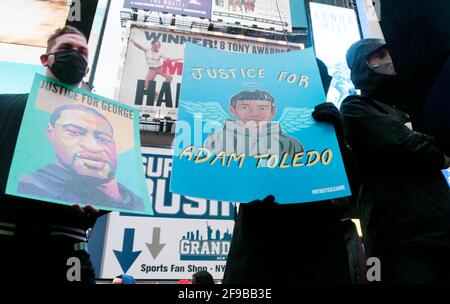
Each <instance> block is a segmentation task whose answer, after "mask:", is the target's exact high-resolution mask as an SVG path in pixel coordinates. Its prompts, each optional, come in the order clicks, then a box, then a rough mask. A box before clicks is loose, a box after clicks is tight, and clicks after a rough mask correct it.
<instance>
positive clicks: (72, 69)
mask: <svg viewBox="0 0 450 304" xmlns="http://www.w3.org/2000/svg"><path fill="white" fill-rule="evenodd" d="M47 55H54V56H55V61H54V62H53V64H52V66H49V67H48V68H49V69H50V71H52V73H53V75H55V77H56V78H58V79H59V80H61V81H62V82H64V83H66V84H69V85H74V84H78V83H80V82H81V80H82V79H83V77H84V74H85V73H86V68H87V61H86V60H85V59H84V58H83V56H81V54H80V53H78V51H76V50H63V51H58V52H54V53H49V54H47Z"/></svg>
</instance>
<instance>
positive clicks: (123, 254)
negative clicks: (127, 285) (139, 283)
mask: <svg viewBox="0 0 450 304" xmlns="http://www.w3.org/2000/svg"><path fill="white" fill-rule="evenodd" d="M133 242H134V229H131V228H125V231H124V235H123V245H122V251H119V250H113V251H114V254H115V255H116V258H117V260H118V261H119V264H120V267H122V270H123V272H124V273H127V271H128V269H130V267H131V265H133V263H134V261H136V259H137V257H138V256H139V255H140V254H141V252H142V251H133Z"/></svg>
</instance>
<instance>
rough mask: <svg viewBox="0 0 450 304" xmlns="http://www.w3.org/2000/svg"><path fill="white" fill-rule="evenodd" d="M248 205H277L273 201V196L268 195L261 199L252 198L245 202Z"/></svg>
mask: <svg viewBox="0 0 450 304" xmlns="http://www.w3.org/2000/svg"><path fill="white" fill-rule="evenodd" d="M247 205H249V206H275V205H278V203H277V202H275V196H273V195H269V196H267V197H266V198H264V199H263V200H254V201H251V202H249V203H247Z"/></svg>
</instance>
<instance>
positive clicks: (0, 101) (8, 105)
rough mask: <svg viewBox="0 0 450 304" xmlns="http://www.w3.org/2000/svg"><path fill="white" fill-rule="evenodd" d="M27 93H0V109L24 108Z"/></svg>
mask: <svg viewBox="0 0 450 304" xmlns="http://www.w3.org/2000/svg"><path fill="white" fill-rule="evenodd" d="M28 95H29V94H0V107H1V108H2V110H6V109H12V108H25V105H26V102H27V100H28Z"/></svg>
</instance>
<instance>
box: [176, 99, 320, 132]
mask: <svg viewBox="0 0 450 304" xmlns="http://www.w3.org/2000/svg"><path fill="white" fill-rule="evenodd" d="M180 107H183V108H184V109H185V110H186V111H187V112H188V113H190V114H192V115H195V116H197V117H201V119H202V120H203V121H204V122H205V124H206V127H207V128H209V129H218V128H220V127H222V126H223V123H224V122H225V120H227V119H230V120H232V119H233V118H232V117H231V116H230V114H229V113H227V112H225V111H224V109H223V108H222V105H221V104H220V103H218V102H216V101H208V102H194V101H186V100H180ZM313 111H314V109H312V108H294V107H287V108H284V109H283V113H282V114H281V117H280V119H279V120H278V121H275V122H278V123H279V124H280V126H281V129H282V130H283V133H284V134H288V133H294V132H298V131H301V130H303V129H306V128H309V127H311V126H312V125H313V124H314V119H313V118H312V116H311V113H312V112H313Z"/></svg>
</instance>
